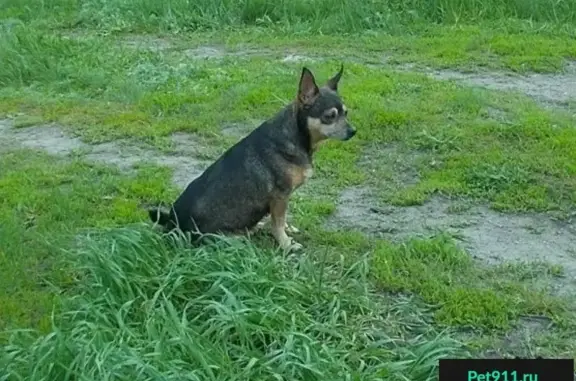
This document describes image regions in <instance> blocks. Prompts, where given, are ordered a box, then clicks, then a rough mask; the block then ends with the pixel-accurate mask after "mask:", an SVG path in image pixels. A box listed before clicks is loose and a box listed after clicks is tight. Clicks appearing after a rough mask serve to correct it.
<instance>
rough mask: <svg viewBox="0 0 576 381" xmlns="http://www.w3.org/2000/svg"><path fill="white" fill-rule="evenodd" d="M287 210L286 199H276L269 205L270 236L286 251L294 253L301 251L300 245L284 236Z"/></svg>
mask: <svg viewBox="0 0 576 381" xmlns="http://www.w3.org/2000/svg"><path fill="white" fill-rule="evenodd" d="M287 209H288V198H276V199H274V200H273V201H272V203H271V204H270V217H271V222H272V226H271V230H272V235H273V236H274V238H275V239H276V241H277V242H278V244H279V245H280V247H281V248H282V249H284V250H286V251H296V250H300V249H302V245H301V244H299V243H298V242H295V241H294V240H293V239H292V238H290V237H288V235H287V234H286V210H287Z"/></svg>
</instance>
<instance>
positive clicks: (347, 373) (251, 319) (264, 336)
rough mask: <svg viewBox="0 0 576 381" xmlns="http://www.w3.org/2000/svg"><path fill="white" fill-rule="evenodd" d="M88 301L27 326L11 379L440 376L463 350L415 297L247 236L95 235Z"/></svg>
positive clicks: (360, 270)
mask: <svg viewBox="0 0 576 381" xmlns="http://www.w3.org/2000/svg"><path fill="white" fill-rule="evenodd" d="M70 254H71V258H74V259H73V261H74V262H73V264H74V265H75V266H76V268H78V269H79V279H80V281H79V289H78V290H77V291H78V292H77V294H76V292H75V294H76V295H77V296H75V297H74V298H72V299H70V300H69V301H68V302H67V303H65V308H64V313H63V315H62V316H61V317H58V318H56V319H55V325H54V328H53V331H52V332H51V333H50V334H48V335H46V336H43V337H40V338H34V336H33V334H31V333H29V332H20V331H19V332H15V333H14V334H13V336H12V339H11V342H10V344H9V345H7V346H6V347H4V348H3V349H1V350H0V380H28V381H40V380H43V381H53V380H58V381H68V380H70V381H71V380H102V381H104V380H126V381H128V380H130V381H134V380H142V381H144V380H179V381H183V380H194V381H196V380H218V381H227V380H261V381H267V380H323V381H324V380H362V381H369V380H384V379H386V380H412V381H419V380H422V381H423V380H429V379H436V367H437V364H438V359H439V358H441V357H445V356H453V355H456V352H458V347H457V345H456V344H455V342H453V341H451V340H450V339H447V338H444V337H443V336H442V335H438V334H437V333H435V332H431V331H430V328H426V327H429V326H427V325H426V322H425V320H426V316H424V315H422V313H421V312H417V311H418V310H417V308H416V307H415V306H414V305H413V304H412V303H411V301H410V300H408V299H401V298H399V299H393V298H387V297H384V296H382V295H378V294H376V293H374V292H373V291H372V290H370V289H369V288H368V286H367V285H368V284H369V282H368V281H367V279H366V276H367V270H368V263H367V262H366V261H365V260H361V261H359V262H358V263H357V264H355V265H354V266H351V267H347V266H345V265H344V264H343V262H342V263H333V262H331V264H327V263H323V262H322V261H313V260H312V259H311V258H310V257H306V256H303V257H302V258H301V260H300V261H299V263H292V262H290V261H288V260H286V259H284V258H283V257H282V256H281V255H280V254H278V253H275V252H271V251H262V250H259V249H257V248H256V247H254V246H250V245H248V244H245V243H243V242H239V241H227V240H217V241H215V242H214V243H212V244H209V245H207V246H203V247H201V248H190V247H188V246H187V245H186V244H185V242H184V240H182V239H174V240H173V241H172V242H171V243H170V242H169V241H167V240H164V239H162V238H161V237H159V236H158V235H156V234H155V233H154V232H151V231H149V230H146V228H142V229H128V228H123V229H116V230H110V231H104V232H102V231H100V232H99V233H97V234H87V235H86V236H84V237H83V239H81V240H80V243H79V244H78V247H77V248H76V249H75V250H74V251H72V252H71V253H70Z"/></svg>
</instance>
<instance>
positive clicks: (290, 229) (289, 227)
mask: <svg viewBox="0 0 576 381" xmlns="http://www.w3.org/2000/svg"><path fill="white" fill-rule="evenodd" d="M284 228H285V229H286V233H290V234H298V233H300V229H298V228H297V227H296V226H294V225H289V224H286V226H285V227H284Z"/></svg>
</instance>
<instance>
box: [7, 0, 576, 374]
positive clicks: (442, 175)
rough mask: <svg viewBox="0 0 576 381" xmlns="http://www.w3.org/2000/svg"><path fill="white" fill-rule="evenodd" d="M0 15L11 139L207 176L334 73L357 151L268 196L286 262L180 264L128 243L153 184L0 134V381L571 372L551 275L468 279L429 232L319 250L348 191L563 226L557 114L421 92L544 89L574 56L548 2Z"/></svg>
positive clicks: (517, 270)
mask: <svg viewBox="0 0 576 381" xmlns="http://www.w3.org/2000/svg"><path fill="white" fill-rule="evenodd" d="M0 6H1V7H2V9H4V10H5V12H3V14H2V15H1V16H0V18H1V22H0V29H1V30H0V31H1V33H0V66H1V67H2V70H0V115H1V116H2V119H3V118H9V119H12V120H13V123H14V126H15V127H16V128H18V129H19V131H20V132H21V133H22V134H26V131H29V130H28V128H30V127H33V126H39V125H42V124H46V123H55V124H57V125H59V126H61V127H62V129H63V130H64V131H65V132H66V133H67V134H69V135H71V136H77V137H79V138H80V139H82V140H83V141H84V142H86V143H89V144H97V143H102V142H114V141H118V140H123V141H124V143H125V144H128V145H138V146H145V147H149V148H150V149H149V150H147V151H145V152H147V155H149V156H150V157H146V158H145V159H151V160H152V161H153V159H154V155H155V153H156V152H158V153H160V152H162V153H164V154H172V155H182V153H181V152H178V150H179V149H181V147H180V148H179V146H178V144H174V141H173V138H172V134H173V133H175V132H182V133H188V134H194V137H195V138H194V139H193V140H192V143H191V144H196V145H198V147H191V148H193V149H194V151H195V152H197V153H198V152H199V153H198V154H199V155H202V157H201V158H202V159H213V158H215V157H216V156H217V155H218V154H220V153H221V152H222V151H223V150H224V149H225V148H226V147H228V146H229V145H230V144H232V143H233V142H234V141H236V140H237V138H238V137H237V136H228V135H226V134H225V131H227V130H234V131H236V130H239V131H240V132H246V131H249V130H250V129H252V128H253V127H254V126H255V125H256V124H257V123H258V122H259V121H261V120H263V119H265V118H268V117H270V116H271V115H272V114H273V113H274V112H276V111H277V110H278V109H279V107H281V106H282V105H284V104H285V103H286V102H288V101H289V100H291V99H292V98H293V97H294V95H295V91H296V87H297V80H298V74H299V73H300V70H301V66H303V65H306V66H309V67H310V68H312V70H313V72H314V73H315V75H316V77H317V78H318V79H319V80H325V79H326V78H328V76H329V75H332V74H334V72H335V70H337V68H338V65H339V63H340V62H342V61H343V62H344V64H345V73H344V77H343V82H342V85H341V92H342V96H343V98H344V100H345V102H346V104H347V106H348V108H349V109H350V110H351V112H350V119H351V122H352V123H353V124H354V125H356V127H357V128H358V134H357V135H356V137H355V138H354V139H353V140H351V141H349V142H346V143H334V142H332V143H329V144H327V145H326V146H325V147H323V148H322V149H321V150H320V152H319V153H318V156H317V159H316V168H315V179H314V180H313V181H312V182H311V183H310V184H307V185H306V187H305V188H303V189H302V190H301V191H298V193H297V194H296V195H295V197H294V198H293V200H294V202H293V203H292V204H291V207H290V208H291V213H292V216H293V219H294V220H295V225H296V226H298V227H299V228H300V230H302V231H303V233H302V234H300V235H299V236H298V238H297V239H298V240H299V241H300V242H302V243H303V244H305V246H306V251H305V254H304V255H302V256H301V257H300V258H299V259H298V261H297V263H295V262H294V261H291V260H289V259H287V258H284V257H283V256H282V255H281V254H280V253H278V252H276V251H275V250H274V249H273V247H274V243H273V241H272V239H271V238H270V237H266V236H263V237H262V236H258V237H255V238H254V239H253V240H252V241H250V242H244V241H237V240H216V241H215V242H213V243H211V244H208V245H207V246H203V247H188V246H186V245H185V243H184V241H183V240H182V239H181V238H178V239H176V238H174V239H173V240H172V241H166V240H162V239H160V237H159V236H158V235H157V234H155V233H153V232H151V231H150V229H149V227H146V226H141V225H140V224H141V223H142V222H143V221H145V220H146V215H145V213H144V212H143V211H142V209H141V206H142V204H144V203H147V202H150V201H157V200H162V201H171V200H172V199H173V198H174V197H175V196H176V194H177V192H178V189H176V187H175V186H173V185H171V183H170V178H171V172H172V170H171V169H170V168H166V167H163V166H159V165H153V164H147V165H139V166H137V167H136V168H135V169H134V170H132V171H129V172H123V171H121V170H119V169H118V168H115V167H113V166H107V165H105V164H98V165H97V164H94V163H90V162H89V161H87V160H86V157H85V156H84V153H83V152H77V153H76V152H75V153H73V154H72V155H71V157H68V158H58V157H54V156H49V155H47V154H45V153H42V152H37V151H32V150H29V149H25V147H22V146H21V145H19V144H18V143H19V142H20V141H19V140H14V141H11V140H10V139H9V138H8V139H7V138H6V137H4V136H3V135H0V188H1V189H2V195H3V197H2V198H0V242H2V247H1V248H0V289H1V290H2V291H3V292H2V293H1V294H0V295H1V296H0V305H1V306H2V308H0V331H3V333H2V334H0V341H2V343H4V344H6V345H5V346H4V347H3V348H2V350H0V369H2V372H3V373H0V380H10V381H12V380H24V379H26V380H32V381H34V380H55V379H58V380H76V379H84V380H101V379H102V380H107V379H110V380H112V379H114V380H124V379H125V380H134V379H138V380H140V379H142V380H148V379H150V380H151V379H155V380H156V379H162V380H164V379H166V380H169V379H178V380H180V379H189V380H196V379H218V380H245V379H259V380H260V379H261V380H273V379H274V380H278V379H294V380H301V379H302V380H303V379H306V380H316V379H317V380H320V379H322V380H325V379H349V380H360V379H361V380H381V379H387V380H406V379H410V380H415V381H420V380H422V381H424V380H434V379H436V377H437V376H436V374H437V373H436V371H437V363H438V362H437V360H438V359H439V358H442V357H446V356H456V357H463V356H471V355H483V354H490V353H491V351H497V352H498V353H499V354H500V355H506V356H511V355H521V356H526V355H529V356H536V355H542V356H555V357H558V356H566V357H570V356H572V357H575V355H576V347H575V346H574V343H573V340H572V339H571V338H572V336H571V333H572V332H573V331H574V328H575V327H574V321H575V313H574V311H575V310H574V306H575V304H574V300H573V298H571V297H570V296H569V295H564V294H562V293H558V292H554V289H555V287H560V286H561V287H564V286H565V285H566V284H568V283H569V282H568V281H567V280H565V278H566V277H569V276H570V274H571V272H570V271H571V270H570V268H569V266H568V268H563V267H562V266H560V265H558V264H555V263H548V262H542V263H518V264H517V263H502V264H499V265H493V264H486V263H480V262H479V261H477V260H475V259H473V258H472V256H471V255H473V254H474V252H467V251H465V250H463V249H462V245H458V244H457V243H456V240H455V239H456V238H458V237H454V236H452V235H449V234H448V232H440V233H439V234H432V235H430V236H427V237H417V236H416V235H415V234H414V235H413V236H411V237H409V238H408V239H405V240H400V241H398V240H389V239H384V238H377V237H373V236H369V235H365V234H363V233H362V231H361V230H360V229H359V228H354V229H347V228H343V227H340V228H339V229H336V230H334V229H330V228H328V227H327V226H328V225H330V224H329V223H330V221H332V219H333V217H334V214H335V213H336V211H337V207H336V199H337V197H338V195H339V194H340V193H341V192H342V191H343V190H346V189H351V187H357V188H370V189H371V190H373V193H374V194H375V197H374V199H373V200H372V199H371V200H369V202H370V203H372V204H374V205H375V206H377V205H378V204H381V203H386V204H388V206H393V207H398V208H405V207H409V206H414V207H418V206H419V205H422V204H425V203H426V202H427V201H430V200H432V199H435V198H437V197H443V198H446V199H448V200H450V203H451V204H450V205H451V206H450V207H451V208H452V209H451V210H452V211H453V212H454V213H463V214H465V213H467V210H468V209H467V208H470V207H471V206H474V205H478V204H483V205H488V206H490V207H491V208H492V209H495V210H498V211H499V212H501V213H506V215H508V216H510V218H514V214H519V213H532V214H534V213H541V214H537V216H538V218H540V219H547V218H548V217H546V216H545V214H544V213H554V215H556V216H557V217H561V218H563V219H564V220H565V222H564V223H570V216H572V215H573V205H574V202H575V201H576V180H575V179H576V166H575V164H574V163H576V154H575V152H576V130H574V128H573V126H574V122H575V116H574V112H573V110H574V108H573V105H574V103H573V100H567V101H566V102H565V103H564V104H554V105H550V104H542V103H541V102H539V101H537V100H535V99H533V98H531V97H529V96H527V95H525V94H523V93H521V92H516V93H514V92H500V91H490V90H487V89H481V88H477V87H467V86H460V85H459V84H457V83H454V82H450V81H442V80H436V79H433V78H430V77H429V76H427V75H426V74H425V73H424V72H423V71H424V70H425V69H426V68H428V69H435V70H442V69H446V68H449V69H451V70H459V71H462V72H465V71H470V70H473V71H476V70H483V71H485V72H487V73H488V74H490V73H491V72H492V71H507V72H516V73H524V74H526V73H532V72H538V73H540V75H543V76H549V78H551V80H552V79H553V78H554V76H558V75H561V72H562V71H563V70H564V68H565V66H566V63H567V61H570V60H573V59H574V57H576V42H575V41H576V40H575V39H574V38H573V37H574V32H573V28H571V27H570V25H571V24H573V23H574V22H575V21H576V20H575V14H576V13H575V10H576V6H575V5H574V4H573V2H568V1H558V2H555V3H554V4H550V3H549V2H546V3H545V2H544V1H543V0H542V1H531V2H528V1H526V2H522V1H515V2H497V1H490V0H485V1H483V2H475V1H456V0H439V1H434V2H420V1H411V2H399V1H388V2H368V3H365V4H363V5H358V3H356V2H355V3H352V2H349V1H348V0H340V1H338V2H336V1H329V2H326V1H323V2H322V3H320V2H314V1H312V2H309V1H308V2H306V3H303V2H298V1H296V0H291V1H283V2H279V3H274V5H272V3H270V2H265V1H259V0H258V1H249V2H228V1H223V0H222V1H219V2H210V3H205V4H204V3H202V2H200V3H198V2H195V3H194V5H191V3H189V2H184V1H180V0H174V1H171V2H168V3H161V2H156V1H122V2H120V1H112V2H110V1H108V2H97V1H92V0H90V1H84V2H82V3H80V2H76V1H70V0H66V1H63V0H53V1H50V2H38V3H29V2H28V3H26V4H25V3H23V2H20V1H15V0H5V1H3V2H2V3H0ZM343 10H346V11H343ZM206 46H209V47H210V49H206ZM286 51H288V53H287V52H286ZM206 52H207V53H206ZM202 53H204V54H208V55H209V56H211V57H209V58H207V59H203V58H202V57H201V55H202ZM289 54H295V55H297V56H300V60H285V59H284V58H285V57H286V56H287V55H289ZM297 58H298V57H297ZM2 128H3V124H2V123H0V133H2V134H3V133H4V132H3V130H2ZM6 136H8V137H10V136H11V135H6ZM19 136H24V135H19ZM30 139H32V138H30ZM37 139H38V138H37ZM44 139H48V138H44ZM48 143H49V144H58V141H57V140H54V141H52V140H50V141H48ZM155 150H156V151H155ZM186 152H189V150H187V151H186ZM192 159H194V158H190V160H192ZM355 201H356V200H355ZM332 226H334V224H332ZM533 228H537V227H533ZM558 285H560V286H558ZM566 287H572V286H571V285H568V286H566ZM535 318H538V319H540V320H539V321H543V322H545V323H542V324H540V323H539V324H540V325H538V329H533V328H530V327H531V325H530V324H529V322H530V321H531V320H529V319H535ZM527 322H528V323H527ZM546 324H548V325H549V326H546V327H544V325H546ZM523 330H527V331H523ZM223 333H225V334H223ZM521 334H525V335H526V337H525V338H522V337H521V336H522V335H521ZM496 348H502V349H498V350H496Z"/></svg>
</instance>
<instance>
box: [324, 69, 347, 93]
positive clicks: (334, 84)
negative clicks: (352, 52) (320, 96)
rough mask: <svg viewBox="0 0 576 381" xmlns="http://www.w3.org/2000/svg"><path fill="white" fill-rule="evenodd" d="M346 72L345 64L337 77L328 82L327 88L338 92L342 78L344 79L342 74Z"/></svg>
mask: <svg viewBox="0 0 576 381" xmlns="http://www.w3.org/2000/svg"><path fill="white" fill-rule="evenodd" d="M343 72H344V64H340V71H338V73H336V75H335V76H334V77H332V78H330V79H329V80H328V82H326V87H328V88H329V89H331V90H334V91H338V82H340V78H342V73H343Z"/></svg>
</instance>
